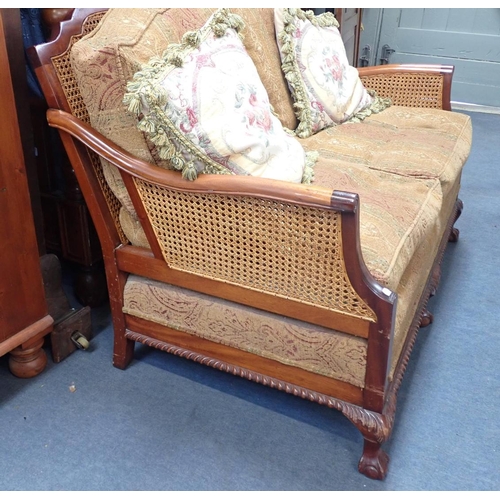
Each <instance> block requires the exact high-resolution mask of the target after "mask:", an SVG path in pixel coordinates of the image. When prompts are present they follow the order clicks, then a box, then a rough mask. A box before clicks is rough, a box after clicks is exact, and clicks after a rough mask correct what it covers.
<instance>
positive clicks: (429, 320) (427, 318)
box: [420, 311, 434, 328]
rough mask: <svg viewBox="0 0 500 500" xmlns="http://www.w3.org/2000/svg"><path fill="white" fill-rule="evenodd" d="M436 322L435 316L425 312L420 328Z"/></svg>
mask: <svg viewBox="0 0 500 500" xmlns="http://www.w3.org/2000/svg"><path fill="white" fill-rule="evenodd" d="M433 321H434V316H433V315H432V313H430V312H429V311H425V312H424V313H423V314H422V317H421V318H420V328H425V327H426V326H429V325H430V324H431V323H432V322H433Z"/></svg>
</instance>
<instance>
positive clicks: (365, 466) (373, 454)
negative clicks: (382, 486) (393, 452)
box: [358, 439, 389, 480]
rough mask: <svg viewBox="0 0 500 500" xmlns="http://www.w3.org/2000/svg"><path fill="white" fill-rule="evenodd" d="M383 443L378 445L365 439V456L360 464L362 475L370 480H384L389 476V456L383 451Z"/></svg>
mask: <svg viewBox="0 0 500 500" xmlns="http://www.w3.org/2000/svg"><path fill="white" fill-rule="evenodd" d="M381 446H382V443H377V442H374V441H370V440H369V439H365V443H364V446H363V455H362V457H361V460H360V461H359V464H358V469H359V472H361V474H364V475H365V476H367V477H369V478H370V479H379V480H382V479H384V478H385V476H386V475H387V470H388V466H389V455H387V453H386V452H385V451H384V450H382V448H381Z"/></svg>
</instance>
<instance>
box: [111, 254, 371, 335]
mask: <svg viewBox="0 0 500 500" xmlns="http://www.w3.org/2000/svg"><path fill="white" fill-rule="evenodd" d="M116 261H117V264H118V268H119V269H120V270H121V271H123V272H126V273H130V274H135V275H138V276H144V277H145V278H150V279H153V280H159V281H162V282H165V283H170V284H171V285H174V286H180V287H183V288H187V289H189V290H193V291H195V292H200V293H205V294H208V295H211V296H214V297H219V298H221V299H225V300H230V301H232V302H236V303H239V304H243V305H247V306H250V307H255V308H257V309H262V310H265V311H269V312H272V313H274V314H280V315H284V316H288V317H291V318H294V319H298V320H301V321H307V322H308V323H312V324H316V325H319V326H324V327H325V328H331V327H332V325H335V329H338V330H339V331H343V332H347V333H350V334H352V335H356V336H358V337H363V338H367V337H368V331H369V322H368V321H365V320H361V319H358V318H355V317H353V316H349V315H347V314H341V313H337V312H335V311H328V310H326V309H320V308H319V307H317V306H313V305H309V304H305V303H301V302H299V301H293V300H290V299H286V298H283V297H278V296H275V295H271V294H267V293H263V292H259V291H256V290H252V289H249V288H244V287H241V286H238V285H233V284H230V283H226V282H223V281H217V280H212V279H209V278H204V277H202V276H197V275H194V274H190V273H186V272H182V271H177V270H175V269H171V268H170V267H168V265H167V264H166V263H165V261H164V260H163V259H155V258H154V255H153V254H152V253H151V251H149V250H147V249H145V248H139V247H135V246H132V245H128V246H122V247H120V248H118V249H117V250H116Z"/></svg>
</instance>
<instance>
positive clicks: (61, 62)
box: [51, 11, 128, 244]
mask: <svg viewBox="0 0 500 500" xmlns="http://www.w3.org/2000/svg"><path fill="white" fill-rule="evenodd" d="M105 13H106V12H105V11H102V12H96V13H94V14H91V15H89V16H88V17H87V19H86V20H85V21H84V23H83V25H82V33H81V34H79V35H73V36H72V37H71V40H70V42H69V45H68V48H67V49H66V51H65V52H63V53H62V54H60V55H58V56H55V57H52V58H51V61H52V64H53V67H54V69H55V71H56V74H57V77H58V79H59V82H60V84H61V89H62V90H63V92H64V95H65V97H66V101H67V103H68V107H69V112H70V113H71V114H72V115H73V116H75V117H76V118H78V119H80V120H82V121H83V122H85V123H90V118H89V114H88V112H87V108H86V106H85V103H84V102H83V99H82V96H81V94H80V90H79V88H78V84H77V82H76V79H75V76H74V74H73V69H72V67H71V61H70V54H71V48H72V47H73V45H74V44H75V43H76V42H77V41H78V40H80V38H82V36H84V35H86V34H87V33H91V32H92V31H93V30H94V29H95V28H96V27H97V25H98V24H99V21H100V20H101V19H102V17H103V15H104V14H105ZM89 153H90V157H91V162H92V166H93V168H94V171H95V174H96V176H97V179H98V181H99V185H100V186H101V189H102V192H103V194H104V197H105V199H106V203H107V205H108V208H109V210H110V212H111V216H112V217H113V221H114V223H115V227H116V229H117V231H118V235H119V237H120V240H121V242H122V243H124V244H126V243H128V239H127V237H126V236H125V233H124V232H123V230H122V227H121V225H120V219H119V215H120V208H121V203H120V201H119V200H118V198H116V196H115V195H114V193H113V191H112V190H111V189H110V187H109V185H108V183H107V182H106V179H105V177H104V173H103V170H102V165H101V161H100V159H99V156H98V155H96V154H95V153H94V152H93V151H90V150H89Z"/></svg>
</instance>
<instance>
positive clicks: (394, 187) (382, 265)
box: [313, 158, 443, 291]
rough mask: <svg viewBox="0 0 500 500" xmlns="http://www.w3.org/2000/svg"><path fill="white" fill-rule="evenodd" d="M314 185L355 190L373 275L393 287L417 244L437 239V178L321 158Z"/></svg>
mask: <svg viewBox="0 0 500 500" xmlns="http://www.w3.org/2000/svg"><path fill="white" fill-rule="evenodd" d="M313 185H320V186H327V187H329V188H332V189H335V190H340V191H347V192H351V193H357V194H358V195H359V199H360V241H361V251H362V255H363V259H364V261H365V264H366V266H367V268H368V270H369V271H370V273H371V274H372V276H373V277H374V278H375V279H376V280H377V281H378V282H379V283H381V284H382V285H384V286H386V287H387V288H389V289H390V290H393V291H396V290H397V288H398V285H399V282H400V279H401V276H402V275H403V273H404V272H405V270H406V268H407V266H408V264H409V262H410V261H411V259H412V257H413V255H414V253H415V250H416V249H417V248H418V247H420V246H421V245H422V244H423V243H424V242H426V241H427V242H430V245H431V246H432V247H437V245H439V242H440V240H441V237H440V231H441V230H442V228H441V225H440V223H439V213H440V211H441V208H442V201H443V198H442V192H441V186H440V183H439V180H438V179H416V178H411V177H403V176H399V175H394V174H391V173H386V172H382V171H376V170H370V169H367V168H366V167H364V166H361V165H356V164H350V163H349V162H344V161H341V160H335V161H333V160H332V159H325V158H320V160H318V163H317V164H316V166H315V180H314V183H313Z"/></svg>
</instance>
